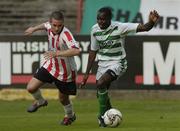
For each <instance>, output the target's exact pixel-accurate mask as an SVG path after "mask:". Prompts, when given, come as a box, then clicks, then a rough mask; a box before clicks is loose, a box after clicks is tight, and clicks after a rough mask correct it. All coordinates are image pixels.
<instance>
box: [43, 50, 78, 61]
mask: <svg viewBox="0 0 180 131" xmlns="http://www.w3.org/2000/svg"><path fill="white" fill-rule="evenodd" d="M80 52H81V51H80V49H78V48H71V49H68V50H64V51H62V50H61V51H59V50H58V51H46V52H45V53H44V58H45V60H49V59H51V58H53V57H59V56H61V57H71V56H76V55H79V54H80Z"/></svg>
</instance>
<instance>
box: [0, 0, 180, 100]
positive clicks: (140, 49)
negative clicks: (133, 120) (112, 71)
mask: <svg viewBox="0 0 180 131" xmlns="http://www.w3.org/2000/svg"><path fill="white" fill-rule="evenodd" d="M103 6H108V7H110V8H111V9H112V12H113V20H116V21H120V22H133V23H146V22H147V21H148V14H149V12H150V11H151V10H157V11H158V13H159V14H160V16H161V17H160V20H159V22H158V23H157V24H156V25H155V27H154V28H153V29H152V30H151V31H149V32H145V33H138V34H136V35H134V36H131V35H130V36H128V37H127V38H126V40H125V47H126V52H127V59H128V71H127V72H126V73H125V74H124V76H122V77H121V79H120V80H117V81H115V82H113V83H112V85H111V89H112V94H113V96H117V97H122V98H129V97H130V96H131V97H132V98H137V99H138V98H144V97H147V98H154V97H160V98H165V99H169V98H172V97H173V98H175V99H176V98H177V99H179V97H180V95H179V94H178V92H179V89H180V87H179V85H180V59H179V57H180V53H179V50H180V46H179V45H180V37H179V34H180V23H179V19H180V14H179V13H178V12H180V9H179V6H180V1H179V0H149V1H147V0H1V1H0V98H1V99H11V98H12V97H13V99H14V97H18V96H19V97H20V98H27V99H29V97H28V96H27V94H26V92H23V91H24V89H25V88H26V84H27V82H28V81H29V80H30V78H31V77H32V74H33V73H34V72H35V71H36V69H37V68H38V67H39V66H40V65H41V58H42V54H43V52H44V51H46V49H47V46H48V43H47V37H46V32H43V31H42V32H41V31H39V32H36V33H34V34H33V36H31V37H25V36H24V34H23V33H24V30H25V29H27V28H28V27H29V26H33V25H37V24H40V23H42V22H46V21H48V19H49V15H50V14H51V12H52V11H55V10H61V11H62V12H63V13H64V16H65V26H66V27H67V28H69V29H70V30H71V32H72V33H73V34H74V36H75V38H76V40H77V41H78V42H79V43H80V46H81V49H82V53H81V55H80V56H77V57H76V63H77V66H78V78H77V84H79V83H80V81H81V79H82V75H83V73H84V72H85V70H86V65H87V58H88V46H89V45H90V38H89V35H90V30H91V27H92V25H94V24H95V23H96V13H97V10H98V9H99V8H101V7H103ZM96 70H97V66H96V64H95V66H94V68H93V69H92V74H91V75H90V78H89V80H88V85H87V88H86V89H79V93H78V95H79V96H84V95H86V96H88V97H95V96H94V92H95V89H96V88H95V72H96ZM44 89H45V91H44V93H45V94H46V95H47V97H49V98H53V99H56V95H53V94H54V93H55V94H56V91H54V90H53V89H54V86H53V85H46V86H45V87H44ZM46 89H47V90H48V93H46V91H47V90H46ZM49 89H50V90H51V91H52V92H51V93H52V94H51V93H49ZM21 91H22V93H20V92H21ZM91 92H92V94H93V95H90V94H91ZM18 93H20V94H18ZM10 94H11V95H10ZM21 94H22V96H21ZM87 94H88V95H87ZM132 94H133V95H132ZM157 94H158V95H157ZM14 95H15V96H14ZM54 96H55V98H54Z"/></svg>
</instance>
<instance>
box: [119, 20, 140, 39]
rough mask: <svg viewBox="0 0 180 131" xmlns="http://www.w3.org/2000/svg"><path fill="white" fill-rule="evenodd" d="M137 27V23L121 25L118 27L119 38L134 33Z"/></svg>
mask: <svg viewBox="0 0 180 131" xmlns="http://www.w3.org/2000/svg"><path fill="white" fill-rule="evenodd" d="M138 25H139V24H138V23H121V24H120V25H119V29H120V30H121V36H125V35H128V34H129V33H136V30H137V27H138Z"/></svg>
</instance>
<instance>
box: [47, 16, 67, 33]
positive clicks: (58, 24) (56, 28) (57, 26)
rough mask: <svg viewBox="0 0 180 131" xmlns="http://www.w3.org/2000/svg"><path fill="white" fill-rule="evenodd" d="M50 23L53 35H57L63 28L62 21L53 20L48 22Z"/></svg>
mask: <svg viewBox="0 0 180 131" xmlns="http://www.w3.org/2000/svg"><path fill="white" fill-rule="evenodd" d="M50 23H51V30H52V32H53V34H59V33H60V31H61V29H62V28H63V26H64V22H63V21H62V20H56V19H54V18H52V19H51V20H50Z"/></svg>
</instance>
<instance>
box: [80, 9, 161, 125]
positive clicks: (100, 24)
mask: <svg viewBox="0 0 180 131" xmlns="http://www.w3.org/2000/svg"><path fill="white" fill-rule="evenodd" d="M111 19H112V12H111V9H110V8H108V7H103V8H101V9H99V10H98V13H97V24H95V25H94V26H93V27H92V30H91V45H90V51H89V58H88V65H87V70H86V73H85V75H84V77H83V80H82V82H81V85H80V87H84V85H85V84H86V81H87V79H88V76H89V72H90V70H91V67H92V65H93V63H94V60H95V58H96V55H97V58H98V70H97V74H96V86H97V98H98V102H99V115H98V121H99V126H100V127H105V126H106V125H105V124H104V120H103V117H102V116H103V114H104V113H105V112H106V111H107V110H108V109H110V108H111V103H110V98H109V96H108V89H109V86H110V84H111V82H112V81H114V80H116V79H117V78H119V77H120V76H121V75H122V74H123V73H124V72H125V71H126V69H127V61H126V52H125V49H124V38H125V36H126V35H127V34H129V33H136V32H144V31H149V30H151V29H152V28H153V26H154V24H155V23H156V22H157V21H158V19H159V14H158V13H157V12H156V11H155V10H153V11H151V12H150V13H149V20H148V22H147V23H145V24H139V23H120V22H117V21H112V20H111Z"/></svg>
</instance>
